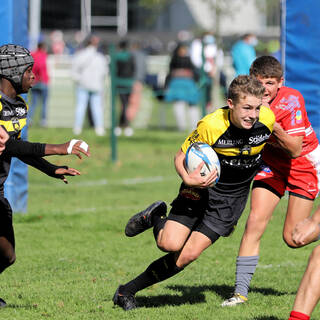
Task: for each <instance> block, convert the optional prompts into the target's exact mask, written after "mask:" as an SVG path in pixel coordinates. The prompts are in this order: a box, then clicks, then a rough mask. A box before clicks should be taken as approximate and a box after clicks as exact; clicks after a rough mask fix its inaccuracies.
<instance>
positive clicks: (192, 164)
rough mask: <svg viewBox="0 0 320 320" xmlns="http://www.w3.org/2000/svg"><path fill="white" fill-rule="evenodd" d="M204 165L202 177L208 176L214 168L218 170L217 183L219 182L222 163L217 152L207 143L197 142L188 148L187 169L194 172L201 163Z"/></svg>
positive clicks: (201, 172)
mask: <svg viewBox="0 0 320 320" xmlns="http://www.w3.org/2000/svg"><path fill="white" fill-rule="evenodd" d="M202 161H203V162H204V165H203V167H202V169H201V171H200V174H201V176H206V175H207V174H208V173H209V172H211V171H212V170H213V168H217V171H218V178H217V180H216V182H215V183H217V182H218V180H219V177H220V172H221V167H220V161H219V158H218V155H217V154H216V152H215V151H214V150H213V149H212V147H211V146H209V145H208V144H206V143H203V142H195V143H193V144H192V145H190V147H189V148H188V150H187V152H186V158H185V163H186V169H187V171H188V172H189V173H190V172H193V171H194V170H195V169H196V168H197V167H198V165H199V164H200V163H201V162H202Z"/></svg>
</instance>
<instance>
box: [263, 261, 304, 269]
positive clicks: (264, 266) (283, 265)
mask: <svg viewBox="0 0 320 320" xmlns="http://www.w3.org/2000/svg"><path fill="white" fill-rule="evenodd" d="M300 265H301V264H296V263H293V262H292V261H286V262H283V263H280V264H265V265H263V264H262V265H261V264H258V265H257V268H260V269H274V268H283V267H297V266H300Z"/></svg>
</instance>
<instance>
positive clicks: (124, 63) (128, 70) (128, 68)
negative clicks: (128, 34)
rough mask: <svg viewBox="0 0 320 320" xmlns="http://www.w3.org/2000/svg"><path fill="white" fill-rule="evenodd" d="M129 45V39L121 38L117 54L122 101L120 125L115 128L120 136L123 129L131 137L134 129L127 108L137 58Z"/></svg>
mask: <svg viewBox="0 0 320 320" xmlns="http://www.w3.org/2000/svg"><path fill="white" fill-rule="evenodd" d="M128 46H129V43H128V41H127V40H121V41H120V43H119V50H118V51H117V53H116V54H115V60H116V70H117V71H116V74H117V93H118V94H119V97H120V102H121V112H120V119H119V125H118V126H117V127H116V128H115V135H116V136H120V135H121V134H122V131H123V133H124V135H125V136H127V137H130V136H132V135H133V129H132V128H131V127H130V121H129V119H128V117H127V109H128V105H129V99H130V95H131V92H132V87H133V83H134V75H135V60H134V57H133V55H132V53H131V52H130V51H129V49H128Z"/></svg>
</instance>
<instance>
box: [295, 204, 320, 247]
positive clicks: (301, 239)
mask: <svg viewBox="0 0 320 320" xmlns="http://www.w3.org/2000/svg"><path fill="white" fill-rule="evenodd" d="M319 235H320V206H318V208H317V210H316V211H315V213H314V214H313V215H312V217H309V218H307V219H305V220H303V221H301V222H299V223H298V224H297V225H296V227H295V229H294V230H293V234H292V239H293V241H294V242H295V243H296V244H298V245H306V244H308V243H310V242H313V241H315V240H317V239H318V238H319Z"/></svg>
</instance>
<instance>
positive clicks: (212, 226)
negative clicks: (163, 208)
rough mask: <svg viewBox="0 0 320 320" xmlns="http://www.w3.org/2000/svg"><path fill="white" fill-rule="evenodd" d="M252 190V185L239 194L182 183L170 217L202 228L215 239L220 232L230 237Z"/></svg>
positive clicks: (194, 229)
mask: <svg viewBox="0 0 320 320" xmlns="http://www.w3.org/2000/svg"><path fill="white" fill-rule="evenodd" d="M249 191H250V186H249V185H248V186H247V187H246V188H244V189H243V191H242V192H241V193H237V194H236V195H234V194H232V193H228V192H226V191H224V192H218V191H217V190H215V189H213V188H208V189H196V188H188V187H186V186H184V185H182V186H181V188H180V192H179V195H178V197H177V198H176V199H175V200H174V201H173V202H172V204H171V206H172V208H171V211H170V213H169V216H168V219H169V220H174V221H177V222H179V223H181V224H183V225H185V226H186V227H188V228H189V229H190V230H192V231H199V232H201V233H203V234H205V235H206V236H208V237H209V238H210V239H211V241H212V242H214V241H215V240H216V239H217V236H218V237H219V236H223V237H227V236H229V235H230V234H231V233H232V231H233V230H234V228H235V226H236V225H237V223H238V220H239V218H240V216H241V214H242V212H243V210H244V209H245V206H246V203H247V200H248V195H249ZM213 240H214V241H213Z"/></svg>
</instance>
